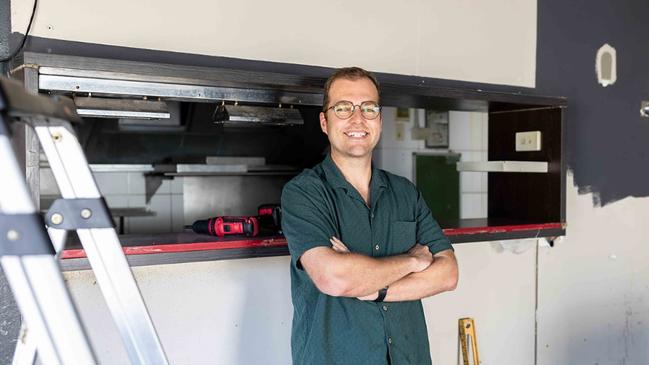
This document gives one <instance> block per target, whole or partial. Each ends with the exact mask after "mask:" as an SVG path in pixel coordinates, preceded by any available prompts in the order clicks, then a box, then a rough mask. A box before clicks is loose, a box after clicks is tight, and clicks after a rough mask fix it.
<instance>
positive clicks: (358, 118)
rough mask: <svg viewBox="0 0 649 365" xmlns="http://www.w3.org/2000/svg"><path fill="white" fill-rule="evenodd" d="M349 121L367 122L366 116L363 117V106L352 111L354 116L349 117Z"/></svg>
mask: <svg viewBox="0 0 649 365" xmlns="http://www.w3.org/2000/svg"><path fill="white" fill-rule="evenodd" d="M349 121H350V122H352V123H361V122H365V118H363V114H361V108H360V107H358V106H357V107H356V108H354V111H353V112H352V116H351V117H350V118H349Z"/></svg>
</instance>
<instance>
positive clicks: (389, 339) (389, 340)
mask: <svg viewBox="0 0 649 365" xmlns="http://www.w3.org/2000/svg"><path fill="white" fill-rule="evenodd" d="M388 343H389V344H390V345H392V337H388Z"/></svg>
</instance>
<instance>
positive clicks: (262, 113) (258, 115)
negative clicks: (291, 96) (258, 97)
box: [212, 104, 304, 126]
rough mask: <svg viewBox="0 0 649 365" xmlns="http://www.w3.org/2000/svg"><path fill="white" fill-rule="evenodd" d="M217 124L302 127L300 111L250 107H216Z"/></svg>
mask: <svg viewBox="0 0 649 365" xmlns="http://www.w3.org/2000/svg"><path fill="white" fill-rule="evenodd" d="M212 121H213V122H214V123H215V124H223V125H224V126H259V125H272V126H290V125H302V124H304V120H303V119H302V116H301V115H300V111H299V110H297V109H293V108H279V107H267V106H250V105H225V104H221V105H218V106H217V107H216V109H215V110H214V113H213V114H212Z"/></svg>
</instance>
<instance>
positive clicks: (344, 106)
mask: <svg viewBox="0 0 649 365" xmlns="http://www.w3.org/2000/svg"><path fill="white" fill-rule="evenodd" d="M356 107H358V108H359V109H360V111H361V115H362V116H363V118H365V119H367V120H372V119H376V118H377V117H378V116H379V115H380V114H381V106H380V105H379V104H377V103H376V102H374V101H364V102H362V103H361V104H360V105H358V104H356V105H355V104H354V103H352V102H351V101H347V100H341V101H339V102H337V103H336V104H334V105H332V106H330V107H329V108H327V109H325V112H326V111H327V110H329V109H333V111H334V114H336V116H337V117H338V118H340V119H349V118H351V117H352V115H354V112H355V111H356Z"/></svg>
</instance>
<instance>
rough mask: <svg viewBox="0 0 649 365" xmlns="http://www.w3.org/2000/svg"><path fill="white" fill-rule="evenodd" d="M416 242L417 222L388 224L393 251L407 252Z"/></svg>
mask: <svg viewBox="0 0 649 365" xmlns="http://www.w3.org/2000/svg"><path fill="white" fill-rule="evenodd" d="M416 240H417V222H410V221H396V222H392V223H390V244H391V245H393V247H394V251H395V252H398V253H403V252H406V251H408V250H409V249H410V248H411V247H412V246H413V245H414V244H415V243H417V242H416Z"/></svg>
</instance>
